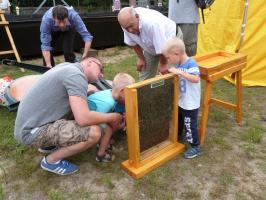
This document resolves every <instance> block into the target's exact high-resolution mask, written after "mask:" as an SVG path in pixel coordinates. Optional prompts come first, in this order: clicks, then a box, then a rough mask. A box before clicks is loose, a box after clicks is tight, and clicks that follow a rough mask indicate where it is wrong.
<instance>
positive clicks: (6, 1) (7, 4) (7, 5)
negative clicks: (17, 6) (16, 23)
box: [0, 0, 11, 13]
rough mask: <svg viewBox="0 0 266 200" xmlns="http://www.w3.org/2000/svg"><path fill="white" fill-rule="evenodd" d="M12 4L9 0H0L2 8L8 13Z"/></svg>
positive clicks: (0, 7)
mask: <svg viewBox="0 0 266 200" xmlns="http://www.w3.org/2000/svg"><path fill="white" fill-rule="evenodd" d="M10 6H11V5H10V2H9V0H0V9H1V10H3V11H5V12H6V13H10Z"/></svg>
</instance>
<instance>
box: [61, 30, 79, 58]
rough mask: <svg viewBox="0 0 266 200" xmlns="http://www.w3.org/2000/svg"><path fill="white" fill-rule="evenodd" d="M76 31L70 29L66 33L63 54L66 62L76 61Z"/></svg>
mask: <svg viewBox="0 0 266 200" xmlns="http://www.w3.org/2000/svg"><path fill="white" fill-rule="evenodd" d="M75 34H76V31H75V29H74V28H73V29H70V30H69V31H66V32H64V36H63V53H64V57H65V61H66V62H71V63H74V62H75V61H76V56H75V54H74V51H73V45H74V40H75Z"/></svg>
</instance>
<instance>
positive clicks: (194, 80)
mask: <svg viewBox="0 0 266 200" xmlns="http://www.w3.org/2000/svg"><path fill="white" fill-rule="evenodd" d="M168 71H169V72H172V73H174V74H175V75H178V76H181V77H183V78H185V79H187V80H188V81H190V82H192V83H198V82H199V81H200V77H199V75H194V74H190V73H187V72H184V71H181V70H179V69H176V68H174V67H172V68H170V69H169V70H168Z"/></svg>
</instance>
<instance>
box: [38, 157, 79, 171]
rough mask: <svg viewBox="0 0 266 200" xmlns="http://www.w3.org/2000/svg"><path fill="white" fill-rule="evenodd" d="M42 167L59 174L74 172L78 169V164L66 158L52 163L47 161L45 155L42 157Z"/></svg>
mask: <svg viewBox="0 0 266 200" xmlns="http://www.w3.org/2000/svg"><path fill="white" fill-rule="evenodd" d="M41 168H42V169H44V170H46V171H49V172H53V173H55V174H59V175H68V174H73V173H75V172H76V171H78V167H77V166H76V165H74V164H72V163H70V162H68V161H66V160H60V161H58V162H57V163H55V164H50V163H48V162H47V160H46V157H43V159H42V162H41Z"/></svg>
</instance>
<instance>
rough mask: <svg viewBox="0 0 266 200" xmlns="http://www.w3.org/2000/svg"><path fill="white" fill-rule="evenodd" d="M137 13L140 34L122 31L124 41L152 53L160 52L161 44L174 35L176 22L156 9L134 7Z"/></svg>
mask: <svg viewBox="0 0 266 200" xmlns="http://www.w3.org/2000/svg"><path fill="white" fill-rule="evenodd" d="M135 10H136V13H137V14H138V15H139V30H140V35H135V34H132V33H129V32H127V31H126V30H125V29H123V31H124V42H125V43H126V44H127V45H129V46H135V45H137V44H138V45H139V46H141V48H142V49H144V50H145V51H147V52H148V53H150V54H152V55H158V54H161V48H162V45H163V44H164V43H165V41H166V40H167V39H168V38H171V37H174V36H176V24H175V22H174V21H172V20H171V19H169V18H167V17H166V16H164V15H163V14H161V13H160V12H158V11H155V10H152V9H147V8H141V7H138V8H135Z"/></svg>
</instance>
